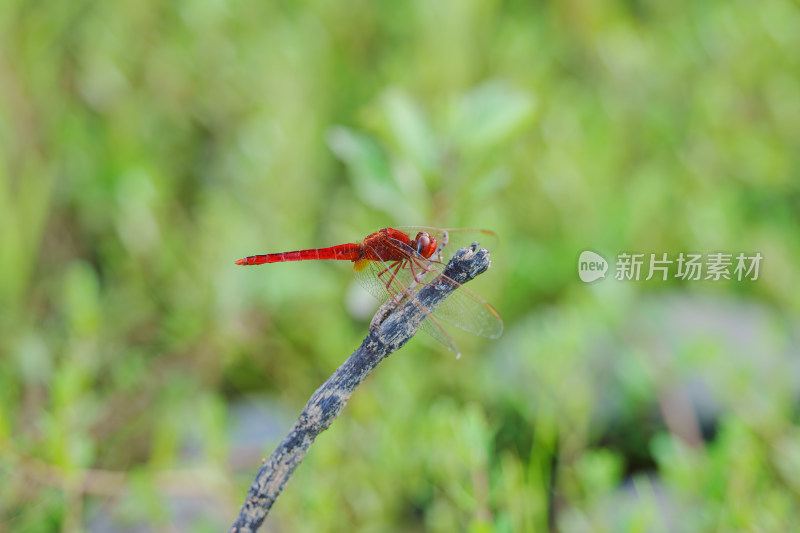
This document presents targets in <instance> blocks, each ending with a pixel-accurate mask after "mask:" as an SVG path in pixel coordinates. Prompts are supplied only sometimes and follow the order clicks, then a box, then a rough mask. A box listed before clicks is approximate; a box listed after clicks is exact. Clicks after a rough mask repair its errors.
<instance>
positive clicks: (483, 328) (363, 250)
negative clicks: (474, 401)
mask: <svg viewBox="0 0 800 533" xmlns="http://www.w3.org/2000/svg"><path fill="white" fill-rule="evenodd" d="M496 241H497V236H496V235H495V234H494V232H492V231H490V230H485V229H473V228H469V229H461V228H459V229H439V228H429V227H423V226H406V227H393V228H383V229H381V230H379V231H376V232H375V233H371V234H370V235H367V237H365V238H364V240H363V241H361V242H354V243H346V244H338V245H336V246H329V247H326V248H311V249H308V250H297V251H294V252H279V253H268V254H262V255H251V256H249V257H244V258H242V259H239V260H238V261H236V264H237V265H263V264H268V263H283V262H287V261H309V260H320V259H332V260H339V261H352V262H353V270H354V272H355V276H356V279H357V280H358V282H359V284H360V285H361V286H362V287H364V289H366V290H367V292H369V293H370V294H372V295H373V296H374V297H376V298H377V299H378V300H380V301H383V302H388V301H389V300H390V299H391V300H392V301H393V302H394V304H396V305H398V306H399V305H401V304H402V303H405V302H406V301H410V302H415V305H417V306H419V308H420V309H421V310H422V311H423V313H425V314H426V315H427V318H426V319H425V320H424V321H423V322H422V325H421V329H422V330H424V331H425V332H427V333H428V334H430V335H431V336H432V337H433V338H434V339H436V340H437V341H439V342H440V343H442V344H443V345H444V346H445V347H447V348H448V349H449V350H451V351H452V352H454V353H455V354H456V355H458V356H460V355H461V353H460V352H459V350H458V348H457V347H456V344H455V342H454V341H453V338H452V337H451V336H450V334H449V333H448V332H447V330H446V329H445V328H444V327H443V324H442V323H447V324H450V325H452V326H455V327H457V328H459V329H461V330H463V331H466V332H468V333H472V334H474V335H478V336H481V337H487V338H490V339H496V338H498V337H499V336H500V335H501V333H502V332H503V320H502V319H501V318H500V314H499V313H498V312H497V310H495V308H494V307H492V306H491V304H489V303H488V302H487V301H486V300H484V299H483V298H481V297H480V296H478V295H477V294H475V293H474V292H473V291H471V290H469V289H467V288H466V287H464V286H463V285H461V284H459V283H457V282H456V281H455V280H452V279H450V278H446V279H444V280H442V281H445V282H447V283H448V284H452V285H453V286H455V287H456V289H455V290H454V291H453V292H452V293H451V294H450V296H449V297H448V298H446V299H445V300H444V301H442V302H441V303H440V304H439V306H438V307H437V308H436V309H435V310H429V309H427V308H425V306H424V305H423V304H422V303H420V302H419V301H418V300H417V299H416V297H415V294H416V293H417V292H418V291H419V290H420V289H421V288H422V287H425V286H426V285H431V284H433V281H434V280H435V279H436V278H437V277H438V276H443V275H444V274H443V272H444V268H445V266H446V264H447V261H448V260H449V259H450V258H451V257H452V256H453V254H454V253H455V252H456V250H458V249H459V248H461V247H463V246H469V245H470V244H471V243H487V244H489V245H492V244H494V243H496ZM484 247H485V246H484Z"/></svg>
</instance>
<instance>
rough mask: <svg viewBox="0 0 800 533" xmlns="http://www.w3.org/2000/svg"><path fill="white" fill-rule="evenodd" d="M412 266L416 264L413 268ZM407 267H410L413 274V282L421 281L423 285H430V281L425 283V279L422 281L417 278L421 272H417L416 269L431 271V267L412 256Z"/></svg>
mask: <svg viewBox="0 0 800 533" xmlns="http://www.w3.org/2000/svg"><path fill="white" fill-rule="evenodd" d="M429 261H430V260H429ZM431 262H433V263H439V261H431ZM439 264H441V263H439ZM414 266H416V267H417V268H414ZM409 268H410V269H411V274H412V275H413V276H414V281H415V282H417V283H422V284H423V285H428V286H430V285H431V284H430V283H427V282H425V281H422V280H421V279H420V278H419V277H420V276H421V275H422V274H421V273H419V272H418V271H419V270H421V271H423V272H431V271H432V270H433V269H431V268H427V267H426V266H425V264H424V263H422V262H421V261H420V260H419V259H417V258H413V257H412V258H411V260H410V261H409Z"/></svg>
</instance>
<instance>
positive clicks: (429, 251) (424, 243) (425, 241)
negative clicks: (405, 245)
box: [412, 231, 437, 259]
mask: <svg viewBox="0 0 800 533" xmlns="http://www.w3.org/2000/svg"><path fill="white" fill-rule="evenodd" d="M412 244H413V246H414V248H416V250H417V253H418V254H420V255H421V256H422V257H424V258H426V259H427V258H428V257H430V256H432V255H433V252H435V251H436V246H437V244H436V239H434V238H433V237H431V236H430V235H429V234H428V233H427V232H424V231H420V232H419V233H417V236H416V238H415V239H414V242H413V243H412Z"/></svg>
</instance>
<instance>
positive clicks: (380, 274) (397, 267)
mask: <svg viewBox="0 0 800 533" xmlns="http://www.w3.org/2000/svg"><path fill="white" fill-rule="evenodd" d="M402 266H403V262H402V261H395V262H394V263H392V264H391V265H390V266H388V267H386V268H384V269H383V270H381V271H380V272H378V279H380V280H381V281H382V282H384V284H385V285H386V292H388V293H389V295H390V296H391V297H392V300H394V303H395V304H396V305H398V306H399V305H400V301H401V300H400V299H398V297H397V296H395V294H394V291H392V290H391V285H392V282H393V281H394V278H395V276H397V273H398V272H399V271H400V268H401V267H402ZM387 272H389V273H390V274H391V276H390V277H389V279H388V280H386V281H384V279H383V275H384V274H386V273H387Z"/></svg>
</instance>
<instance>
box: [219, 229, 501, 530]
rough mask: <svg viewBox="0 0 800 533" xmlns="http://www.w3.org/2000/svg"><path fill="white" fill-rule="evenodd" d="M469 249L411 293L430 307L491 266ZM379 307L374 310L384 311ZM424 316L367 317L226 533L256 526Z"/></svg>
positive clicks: (405, 312)
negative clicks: (364, 328)
mask: <svg viewBox="0 0 800 533" xmlns="http://www.w3.org/2000/svg"><path fill="white" fill-rule="evenodd" d="M475 248H476V246H475V245H473V247H472V248H462V249H460V250H458V251H457V252H456V254H455V255H454V256H453V258H452V259H451V260H450V262H449V263H448V264H447V267H446V268H445V270H444V273H443V275H441V276H439V277H438V278H436V280H435V281H434V282H433V283H431V284H430V285H428V286H425V287H423V288H422V289H421V290H420V291H419V292H418V293H417V294H416V295H415V297H416V300H417V301H419V302H420V303H421V304H422V305H423V306H425V307H426V308H427V309H429V310H431V311H433V310H435V309H436V308H437V307H438V306H439V304H440V303H441V302H442V301H444V300H445V298H447V297H448V296H449V295H450V293H451V292H453V289H454V288H455V287H456V285H455V284H453V281H456V282H458V283H459V284H463V283H466V282H468V281H470V280H472V279H473V278H475V277H476V276H478V275H480V274H482V273H483V272H485V271H486V270H487V269H488V268H489V266H490V264H491V263H490V261H489V252H488V251H486V250H485V249H477V250H476V249H475ZM383 309H384V308H383V307H381V309H379V310H378V313H382V312H384V311H383ZM427 317H428V315H427V314H426V313H425V312H424V310H422V309H421V308H420V307H419V306H418V305H416V304H415V303H414V302H408V303H406V304H405V305H403V306H402V308H400V307H398V308H396V309H394V311H393V312H392V313H390V314H389V315H388V316H387V317H386V318H385V319H384V320H382V321H380V320H374V321H373V328H371V331H370V333H369V335H367V338H366V339H364V342H363V343H362V344H361V346H359V348H358V349H357V350H356V351H355V352H354V353H353V355H351V356H350V357H349V358H348V359H347V361H345V362H344V364H342V366H340V367H339V368H338V369H336V371H335V372H334V373H333V375H332V376H331V377H330V378H328V380H327V381H326V382H325V383H323V384H322V386H321V387H320V388H319V389H317V391H316V392H315V393H314V394H313V395H312V396H311V399H310V400H309V401H308V403H307V404H306V406H305V408H304V409H303V412H302V413H300V417H299V418H298V419H297V422H296V423H295V425H294V427H293V428H292V430H291V431H290V432H289V434H288V435H287V436H286V438H284V439H283V441H282V442H281V443H280V444H279V445H278V447H277V448H276V449H275V451H274V452H272V455H270V457H269V459H267V461H266V462H265V463H264V464H263V465H262V466H261V468H260V469H259V470H258V473H257V474H256V479H255V481H253V484H252V485H251V486H250V490H249V491H248V493H247V499H246V500H245V502H244V505H242V508H241V510H240V511H239V516H238V517H237V518H236V521H235V522H234V523H233V526H232V527H231V530H230V531H231V532H232V533H241V532H245V531H256V530H257V529H258V528H259V527H260V526H261V523H262V522H263V521H264V518H266V516H267V513H269V510H270V509H271V508H272V505H273V504H274V503H275V500H276V499H277V498H278V496H279V495H280V493H281V491H282V490H283V487H284V486H285V485H286V482H287V481H289V478H290V477H291V476H292V474H293V473H294V470H295V468H297V465H299V464H300V462H301V461H302V460H303V458H304V457H305V455H306V453H307V452H308V449H309V448H310V447H311V443H313V442H314V439H315V438H316V437H317V435H319V434H320V433H321V432H323V431H324V430H326V429H328V428H329V427H330V425H331V424H332V423H333V421H334V420H335V419H336V417H337V416H339V413H341V412H342V410H343V409H344V406H345V404H346V403H347V401H348V400H349V399H350V395H351V394H352V393H353V391H354V390H355V388H356V387H357V386H358V385H360V384H361V383H362V382H363V381H364V380H365V379H366V378H367V376H369V374H370V373H371V372H372V370H373V369H374V368H375V367H376V366H377V365H378V363H380V362H381V361H383V360H384V359H386V358H387V357H388V356H389V355H390V354H391V353H392V352H394V351H396V350H397V349H399V348H400V347H401V346H403V345H404V344H405V343H406V342H408V340H409V339H410V338H411V337H412V336H413V335H414V334H415V333H416V332H417V330H418V329H419V327H420V325H421V324H422V322H423V321H424V320H425V319H426V318H427Z"/></svg>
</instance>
